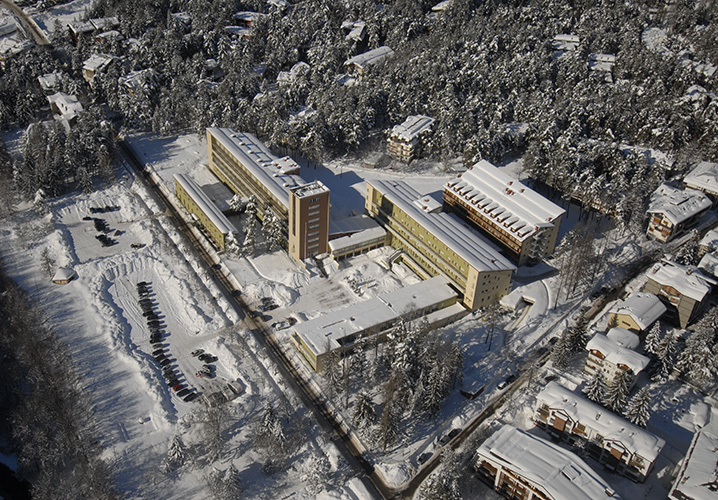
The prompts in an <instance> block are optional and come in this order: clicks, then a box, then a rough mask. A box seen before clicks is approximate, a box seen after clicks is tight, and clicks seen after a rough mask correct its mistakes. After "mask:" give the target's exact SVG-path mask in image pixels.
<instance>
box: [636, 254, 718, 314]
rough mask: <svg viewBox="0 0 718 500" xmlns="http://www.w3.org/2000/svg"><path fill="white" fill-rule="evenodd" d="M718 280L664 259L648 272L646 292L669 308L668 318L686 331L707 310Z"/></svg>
mask: <svg viewBox="0 0 718 500" xmlns="http://www.w3.org/2000/svg"><path fill="white" fill-rule="evenodd" d="M715 284H716V281H715V280H713V279H711V278H709V277H708V276H705V275H704V274H703V273H701V272H700V271H698V270H697V269H695V268H693V267H689V266H683V265H681V264H678V263H677V262H671V261H668V260H662V261H661V262H659V263H657V264H655V265H654V266H653V267H652V268H651V269H650V270H649V271H648V279H647V280H646V284H645V285H644V286H643V291H644V292H648V293H652V294H654V295H656V296H657V297H658V298H659V299H661V301H662V302H663V304H664V305H665V306H666V313H665V314H666V319H668V320H670V321H673V322H675V323H677V324H678V325H679V326H680V327H681V328H686V327H687V326H688V325H689V324H690V323H691V322H692V321H693V320H694V319H696V317H697V316H698V315H699V314H700V312H701V311H702V310H703V309H704V308H705V306H706V303H707V301H708V295H709V293H710V291H711V286H714V285H715Z"/></svg>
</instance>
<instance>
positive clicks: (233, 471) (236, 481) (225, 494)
mask: <svg viewBox="0 0 718 500" xmlns="http://www.w3.org/2000/svg"><path fill="white" fill-rule="evenodd" d="M241 494H242V480H241V477H240V475H239V471H238V470H237V468H236V467H235V466H234V464H232V465H230V466H229V468H228V469H227V470H226V471H224V477H223V478H222V500H236V499H238V498H239V497H240V495H241Z"/></svg>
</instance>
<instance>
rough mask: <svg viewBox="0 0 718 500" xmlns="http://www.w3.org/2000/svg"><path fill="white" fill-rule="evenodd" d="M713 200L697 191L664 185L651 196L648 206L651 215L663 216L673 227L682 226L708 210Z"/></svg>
mask: <svg viewBox="0 0 718 500" xmlns="http://www.w3.org/2000/svg"><path fill="white" fill-rule="evenodd" d="M710 207H711V200H710V199H709V198H708V197H707V196H706V195H705V194H703V193H702V192H700V191H696V190H695V189H685V190H681V189H676V188H674V187H672V186H669V185H667V184H662V185H661V186H659V187H658V189H656V190H655V191H654V192H653V194H652V195H651V199H650V202H649V205H648V213H649V214H662V215H663V217H665V218H666V219H668V220H669V221H671V223H672V224H673V225H676V224H680V223H681V222H683V221H686V220H688V219H690V218H691V217H693V216H695V215H698V214H700V213H701V212H704V211H706V210H708V209H709V208H710Z"/></svg>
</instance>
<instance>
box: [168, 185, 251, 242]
mask: <svg viewBox="0 0 718 500" xmlns="http://www.w3.org/2000/svg"><path fill="white" fill-rule="evenodd" d="M175 179H176V180H177V182H178V183H179V185H180V186H182V188H183V189H184V190H185V191H187V194H188V195H189V196H190V198H192V200H194V202H195V203H196V204H197V205H198V206H199V207H200V209H201V210H202V212H203V213H204V214H205V215H206V216H207V217H209V219H210V220H211V221H212V224H214V225H215V226H216V227H217V229H219V230H220V231H221V232H222V234H229V233H235V232H237V229H236V228H235V227H234V225H233V224H232V223H231V222H229V220H228V219H227V217H225V215H224V214H223V213H222V212H221V211H220V210H219V209H218V208H217V207H216V205H215V204H214V203H212V200H210V199H209V196H207V195H206V194H205V193H204V191H202V189H201V188H200V187H199V186H198V185H197V183H196V182H194V181H193V180H192V179H190V178H189V177H187V176H186V175H185V174H175Z"/></svg>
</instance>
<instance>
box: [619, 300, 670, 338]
mask: <svg viewBox="0 0 718 500" xmlns="http://www.w3.org/2000/svg"><path fill="white" fill-rule="evenodd" d="M665 312H666V306H665V305H663V302H661V299H659V298H658V297H656V296H655V295H653V294H652V293H646V292H634V293H632V294H631V295H629V296H628V297H627V298H626V300H624V301H623V302H621V303H618V304H616V305H615V306H613V307H612V308H611V309H610V310H609V311H608V313H609V314H610V316H609V319H608V324H609V325H615V326H618V327H622V328H626V329H628V330H632V331H634V332H636V333H641V332H645V331H646V330H648V329H649V328H650V327H651V325H652V324H653V323H655V322H656V321H657V320H658V318H660V317H661V316H662V315H663V313H665Z"/></svg>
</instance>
